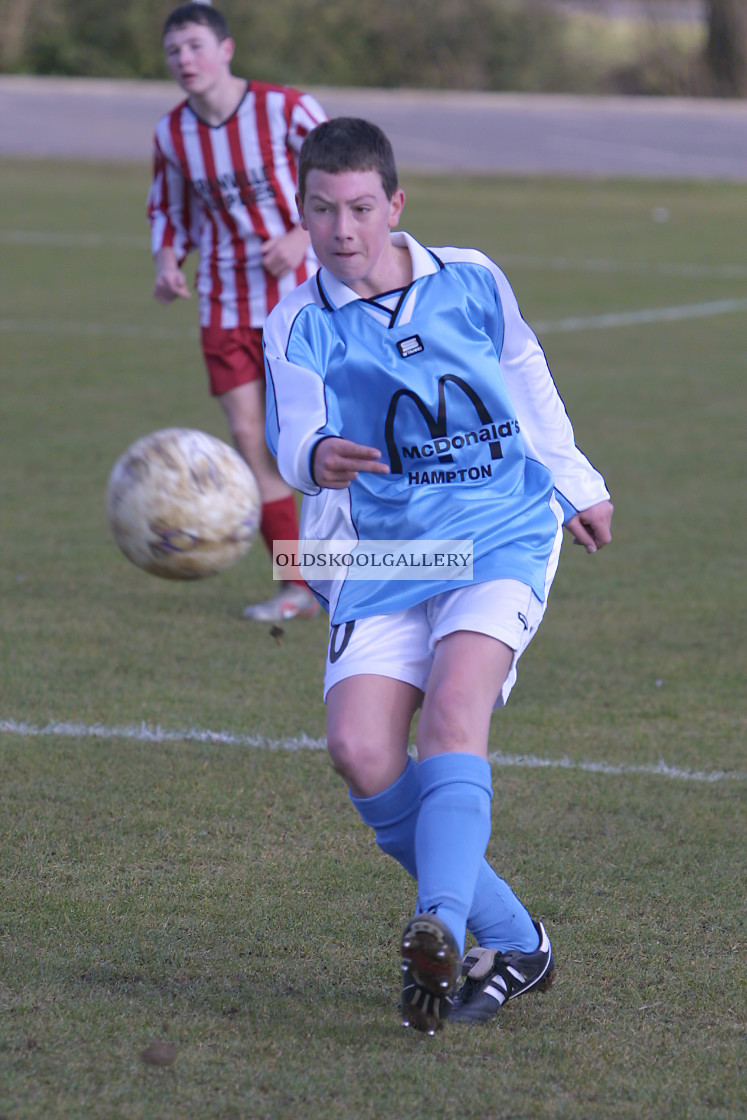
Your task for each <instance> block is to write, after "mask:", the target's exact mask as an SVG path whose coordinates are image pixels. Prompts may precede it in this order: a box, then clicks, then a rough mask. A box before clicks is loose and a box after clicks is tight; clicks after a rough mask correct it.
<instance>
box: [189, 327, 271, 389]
mask: <svg viewBox="0 0 747 1120" xmlns="http://www.w3.org/2000/svg"><path fill="white" fill-rule="evenodd" d="M200 341H201V343H202V353H203V354H204V356H205V365H206V366H207V371H208V379H209V381H210V392H211V393H212V395H213V396H214V397H218V396H220V394H221V393H227V392H228V390H229V389H236V388H237V386H239V385H246V384H247V382H249V381H256V380H257V379H258V378H260V377H261V378H262V379H263V380H264V376H265V360H264V356H263V354H262V328H261V327H232V328H230V329H227V330H226V329H224V328H222V327H202V328H201V330H200Z"/></svg>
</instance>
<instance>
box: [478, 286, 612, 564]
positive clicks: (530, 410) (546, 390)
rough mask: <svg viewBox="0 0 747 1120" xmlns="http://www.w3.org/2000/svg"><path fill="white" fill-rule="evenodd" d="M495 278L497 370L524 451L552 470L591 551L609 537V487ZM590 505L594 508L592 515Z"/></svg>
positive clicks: (568, 519) (571, 520) (512, 301)
mask: <svg viewBox="0 0 747 1120" xmlns="http://www.w3.org/2000/svg"><path fill="white" fill-rule="evenodd" d="M495 277H496V282H497V284H498V291H499V294H500V302H501V306H502V310H503V321H504V327H503V340H502V347H501V350H500V362H501V370H502V372H503V376H504V379H505V381H506V385H507V387H508V390H509V393H510V394H511V398H512V400H513V402H514V404H515V406H516V411H517V419H518V421H519V425H520V428H521V432H522V435H523V437H524V442H525V444H526V447H527V454H528V455H530V456H533V457H536V458H538V459H539V460H540V462H542V463H544V464H545V466H547V467H548V468H549V469H550V470H551V471H552V474H553V477H554V479H555V487H556V493H557V496H558V499H559V501H560V504H561V506H562V508H563V515H564V522H565V524H566V525H567V526H568V528H569V530H570V531H571V532H573V533H574V537H576V539H578V540H579V543H582V544H583V545H584V546H585V547H586V548H587V550H588V551H596V548H600V547H602V545H604V544H606V543H607V542H608V540H609V519H610V517H611V515H612V506H611V504H610V503H609V496H610V495H609V491H608V490H607V487H606V485H605V482H604V479H603V478H602V475H601V474H600V473H599V471H597V470H596V469H595V468H594V467H593V466H592V464H591V463H590V462H589V460H588V459H587V458H586V456H585V455H584V454H583V453H582V452H581V451H580V450H579V448H578V447H577V446H576V443H575V439H574V435H573V427H572V425H571V422H570V420H569V418H568V414H567V412H566V410H565V405H564V404H563V401H562V399H561V397H560V394H559V393H558V390H557V387H556V385H555V382H554V381H553V379H552V375H551V373H550V370H549V368H548V365H547V359H546V358H545V355H544V352H543V350H542V347H541V346H540V344H539V342H538V341H537V338H536V336H535V334H534V332H533V331H532V330H531V328H530V327H529V326H528V325H527V323H526V322H525V321H524V319H523V318H522V316H521V312H520V311H519V307H518V304H517V302H516V297H515V295H514V293H513V291H512V289H511V286H510V285H509V283H508V281H507V279H506V277H505V276H504V275H503V273H502V272H500V270H499V269H498V270H496V273H495ZM596 507H600V508H599V510H598V511H597V512H595V513H592V512H591V511H592V510H595V509H596ZM607 507H609V508H607ZM580 514H583V517H581V518H580V519H579V515H580ZM605 521H606V528H605ZM574 530H575V531H574ZM592 530H593V531H592ZM592 545H596V547H594V548H592V547H590V546H592Z"/></svg>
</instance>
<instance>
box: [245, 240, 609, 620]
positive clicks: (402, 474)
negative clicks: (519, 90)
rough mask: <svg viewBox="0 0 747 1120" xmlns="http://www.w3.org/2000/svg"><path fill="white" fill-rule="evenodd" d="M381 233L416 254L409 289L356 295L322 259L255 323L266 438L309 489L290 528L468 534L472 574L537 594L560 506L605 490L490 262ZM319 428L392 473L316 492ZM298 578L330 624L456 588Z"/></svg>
mask: <svg viewBox="0 0 747 1120" xmlns="http://www.w3.org/2000/svg"><path fill="white" fill-rule="evenodd" d="M392 236H393V239H394V240H395V242H396V243H398V244H401V245H406V246H407V248H408V249H409V251H410V254H411V257H412V262H413V281H412V283H411V284H410V285H409V286H408V287H407V288H406V289H405V290H403V291H400V292H394V293H387V294H384V295H382V296H380V297H377V298H376V299H375V300H365V299H362V298H360V297H359V296H358V295H357V294H356V293H355V292H353V291H352V289H350V288H348V287H347V286H346V285H345V284H343V283H342V282H341V281H339V280H337V279H336V278H335V277H334V276H333V275H332V274H331V273H330V272H328V271H327V270H326V269H324V268H322V269H320V271H319V273H317V275H316V277H314V278H312V279H311V280H309V281H307V282H306V283H305V284H303V285H301V287H300V288H298V289H297V290H296V291H295V292H294V293H293V294H292V295H290V296H288V297H286V299H284V300H282V301H281V303H280V304H279V305H278V306H277V307H276V308H275V310H274V311H273V312H272V313H271V315H270V316H269V318H268V320H267V323H266V325H265V329H264V338H265V361H266V368H267V440H268V444H269V446H270V448H271V450H272V451H273V453H274V454H275V455H276V456H277V458H278V464H279V466H280V470H281V473H282V474H283V476H284V477H285V478H286V480H287V481H288V482H289V483H290V484H291V485H292V486H294V487H296V488H297V489H299V490H301V491H302V492H303V493H304V495H305V496H304V502H303V512H302V518H301V533H300V535H301V538H302V539H306V540H329V539H334V540H349V541H355V540H362V541H367V540H412V541H414V542H417V541H422V540H431V539H434V538H438V539H442V540H448V539H459V540H464V539H469V540H471V541H472V542H473V578H474V580H475V581H484V580H493V579H505V578H510V579H518V580H521V581H522V582H523V583H525V584H527V585H528V586H529V587H531V588H532V590H533V591H534V593H535V595H537V597H538V598H539V599H540V600H543V601H544V598H545V586H546V578H547V569H548V561H549V559H550V554H551V551H552V547H553V543H554V541H555V538H556V535H557V532H558V525H559V521H562V520H563V513H565V515H566V519H567V517H568V516H571V515H572V514H573V513H574V512H575V511H576V510H579V509H586V508H588V507H589V506H591V505H593V504H595V503H596V502H598V501H602V500H604V499H605V498H606V497H608V493H607V490H606V487H605V485H604V482H603V480H602V478H601V476H600V475H599V473H598V472H597V471H595V470H594V468H593V467H592V466H591V464H590V463H589V462H588V460H587V459H586V458H585V456H583V455H582V454H581V452H580V451H579V450H578V449H577V448H576V446H575V443H574V439H573V431H572V428H571V425H570V422H569V420H568V417H567V414H566V412H565V408H564V406H563V403H562V401H561V399H560V397H559V395H558V392H557V389H556V388H555V385H554V382H553V380H552V377H551V375H550V372H549V369H548V367H547V362H546V360H545V356H544V353H543V352H542V349H541V347H540V346H539V343H538V342H537V340H536V338H535V336H534V335H533V333H532V332H531V330H530V329H529V327H528V326H527V324H526V323H525V322H524V320H523V318H522V317H521V314H520V312H519V309H518V306H517V304H516V300H515V297H514V295H513V292H512V291H511V288H510V286H509V285H508V282H507V280H506V278H505V276H504V275H503V273H502V272H501V271H500V269H498V267H497V266H496V265H495V264H494V263H493V262H492V261H490V260H489V258H487V257H486V256H484V255H483V254H482V253H478V252H476V251H475V250H469V249H451V248H449V249H446V248H442V249H425V248H424V247H423V246H421V245H419V244H418V242H416V241H414V240H413V239H412V238H411V237H409V235H407V234H393V235H392ZM324 436H343V437H345V438H347V439H350V440H354V441H355V442H356V443H361V444H365V445H367V446H371V447H376V448H378V449H379V450H380V451H381V453H382V460H383V461H384V462H386V463H388V465H389V467H390V472H391V473H390V474H387V475H377V474H369V473H364V472H361V473H360V474H359V475H358V478H357V479H356V480H354V481H353V482H352V483H351V484H350V486H349V488H348V489H346V490H321V489H320V488H319V487H318V486H317V485H316V484H315V482H314V479H313V477H312V474H311V470H310V462H311V457H312V453H313V449H314V447H315V446H316V444H317V443H318V442H319V440H320V439H321V438H323V437H324ZM556 497H557V498H559V499H560V504H559V503H558V501H557V500H555V499H556ZM561 506H562V510H561ZM309 583H310V586H311V588H312V590H313V591H314V592H315V593H316V594H317V596H318V597H319V598H320V599H321V601H322V602H324V603H325V605H327V607H328V609H329V610H330V613H331V618H332V622H333V623H335V624H338V623H342V622H346V621H350V620H352V619H355V618H362V617H366V616H369V615H374V614H386V613H389V612H391V611H396V610H402V609H404V608H405V607H408V606H411V605H413V604H414V603H417V602H421V601H423V600H424V599H427V598H430V597H431V596H433V595H436V594H439V593H441V592H443V591H447V590H449V589H450V588H452V587H456V586H464V582H463V581H462V582H459V581H456V582H448V581H445V580H438V581H433V580H429V579H427V578H426V579H423V580H422V581H418V580H413V579H412V578H409V579H407V580H402V579H400V580H397V579H386V578H383V579H380V580H372V579H367V580H360V579H359V580H353V579H347V580H343V581H335V582H334V583H325V584H321V583H320V584H315V583H314V581H313V579H310V581H309Z"/></svg>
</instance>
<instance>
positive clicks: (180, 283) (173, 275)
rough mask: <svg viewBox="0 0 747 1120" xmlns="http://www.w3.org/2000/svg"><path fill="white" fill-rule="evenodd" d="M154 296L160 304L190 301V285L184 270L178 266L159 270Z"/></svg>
mask: <svg viewBox="0 0 747 1120" xmlns="http://www.w3.org/2000/svg"><path fill="white" fill-rule="evenodd" d="M153 295H154V296H155V298H156V299H157V300H158V302H159V303H173V301H174V300H175V299H189V297H190V291H189V285H188V284H187V281H186V278H185V276H184V273H183V272H182V270H181V269H180V268H177V267H176V266H174V267H169V266H166V267H165V268H162V269H159V271H158V272H157V273H156V282H155V285H154V287H153Z"/></svg>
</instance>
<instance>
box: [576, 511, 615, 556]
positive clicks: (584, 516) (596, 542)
mask: <svg viewBox="0 0 747 1120" xmlns="http://www.w3.org/2000/svg"><path fill="white" fill-rule="evenodd" d="M613 509H614V507H613V505H612V502H598V503H597V504H596V505H595V506H590V507H589V509H585V510H582V511H581V513H577V514H576V515H575V517H572V518H571V519H570V521H567V522H566V525H565V527H566V529H567V530H568V532H569V533H571V534H572V536H573V543H574V544H580V545H581V546H582V547H583V548H585V549H586V551H587V552H589V553H594V552H598V551H599V549H600V548H604V546H605V545H606V544H609V543H610V541H611V540H612V533H611V532H610V523H611V521H612V511H613Z"/></svg>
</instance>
